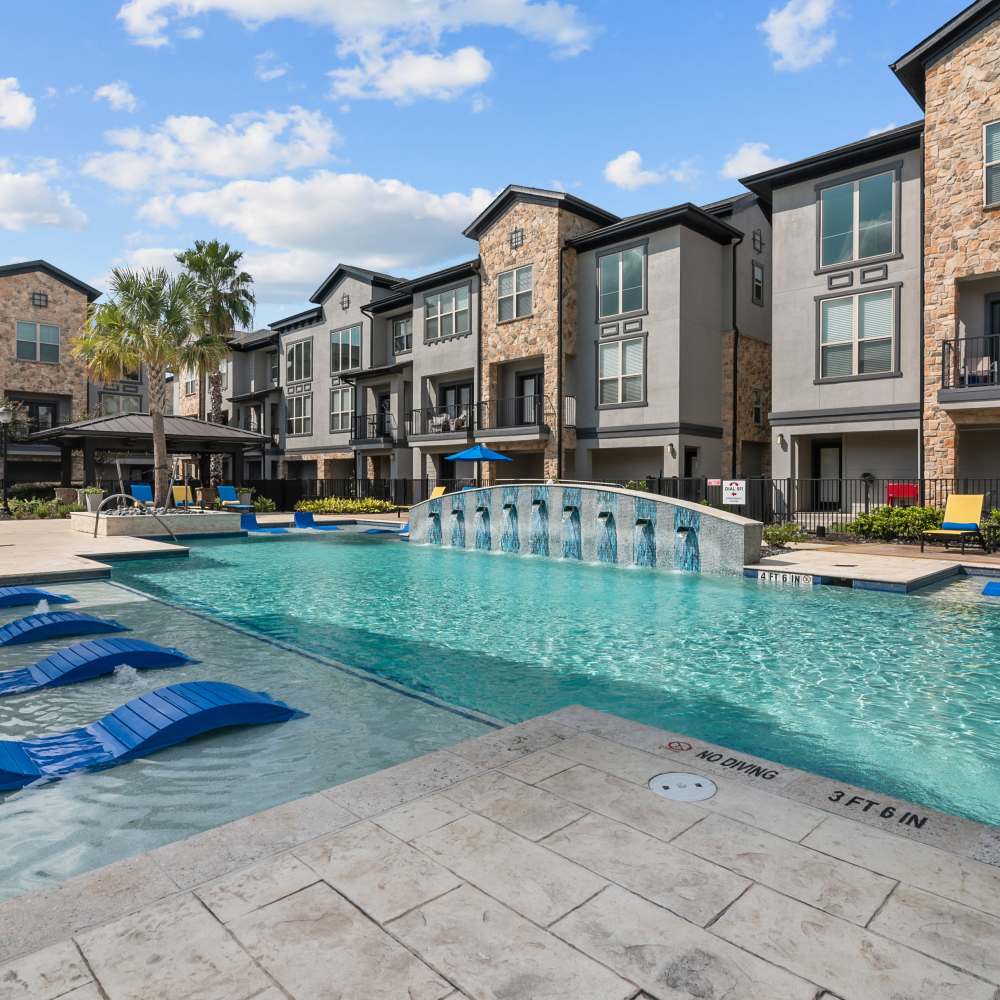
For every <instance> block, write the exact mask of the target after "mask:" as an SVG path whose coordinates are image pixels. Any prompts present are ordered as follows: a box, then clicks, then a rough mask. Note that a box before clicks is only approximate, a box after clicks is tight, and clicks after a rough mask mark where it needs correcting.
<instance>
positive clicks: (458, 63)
mask: <svg viewBox="0 0 1000 1000" xmlns="http://www.w3.org/2000/svg"><path fill="white" fill-rule="evenodd" d="M492 72H493V67H492V66H491V65H490V62H489V60H488V59H487V58H486V56H484V55H483V53H482V52H481V51H480V50H479V49H476V48H472V47H471V46H466V47H465V48H462V49H457V50H456V51H455V52H452V53H450V54H449V55H441V54H439V53H437V52H431V53H422V54H421V53H417V52H411V51H406V52H400V53H398V54H396V55H393V56H391V57H388V58H387V57H386V56H384V55H382V54H381V53H378V52H372V53H368V54H363V55H361V57H360V59H359V62H358V65H357V66H352V67H350V68H345V69H335V70H331V71H330V74H329V76H330V81H331V83H330V96H331V97H334V98H344V97H349V98H381V99H383V100H390V101H396V102H398V103H400V104H407V103H409V102H411V101H414V100H417V99H418V98H437V99H438V100H451V99H452V98H454V97H457V96H458V95H459V94H460V93H461V92H462V91H463V90H468V89H469V88H470V87H478V86H480V85H481V84H483V83H485V82H486V81H487V80H488V79H489V77H490V74H491V73H492Z"/></svg>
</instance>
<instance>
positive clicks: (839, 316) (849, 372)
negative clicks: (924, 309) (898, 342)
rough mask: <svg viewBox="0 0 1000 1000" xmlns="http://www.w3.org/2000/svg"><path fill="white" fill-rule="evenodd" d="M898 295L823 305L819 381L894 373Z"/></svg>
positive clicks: (850, 297) (850, 298) (826, 301)
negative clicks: (896, 303) (896, 301)
mask: <svg viewBox="0 0 1000 1000" xmlns="http://www.w3.org/2000/svg"><path fill="white" fill-rule="evenodd" d="M895 312H896V311H895V293H894V292H893V290H892V289H891V288H890V289H886V290H885V291H881V292H869V293H867V294H865V295H844V296H841V297H840V298H834V299H823V300H822V301H821V303H820V324H821V325H820V378H849V377H852V376H856V375H884V374H888V373H890V372H891V371H892V363H893V357H892V355H893V348H892V342H893V339H894V331H895V325H896V315H895Z"/></svg>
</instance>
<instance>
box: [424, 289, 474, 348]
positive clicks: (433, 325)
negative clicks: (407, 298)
mask: <svg viewBox="0 0 1000 1000" xmlns="http://www.w3.org/2000/svg"><path fill="white" fill-rule="evenodd" d="M468 332H469V286H468V285H460V286H459V287H458V288H451V289H449V290H448V291H447V292H437V293H436V294H434V295H426V296H424V340H437V339H438V338H440V337H452V336H455V335H457V334H461V333H468Z"/></svg>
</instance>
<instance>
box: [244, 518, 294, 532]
mask: <svg viewBox="0 0 1000 1000" xmlns="http://www.w3.org/2000/svg"><path fill="white" fill-rule="evenodd" d="M240 529H241V530H243V531H246V532H248V533H249V534H251V535H287V534H288V529H287V528H281V527H275V528H263V527H261V526H260V525H259V524H258V523H257V515H256V514H240Z"/></svg>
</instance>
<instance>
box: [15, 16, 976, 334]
mask: <svg viewBox="0 0 1000 1000" xmlns="http://www.w3.org/2000/svg"><path fill="white" fill-rule="evenodd" d="M961 6H962V3H961V0H896V2H893V0H773V2H770V3H768V2H763V3H756V2H751V0H717V2H708V0H703V2H693V3H692V2H689V0H580V2H578V3H576V4H575V5H574V4H569V3H562V2H561V0H548V2H543V0H87V2H86V3H80V2H79V0H39V2H36V3H34V4H23V3H21V4H16V5H15V4H11V5H8V8H7V9H6V10H5V12H4V36H5V41H6V42H7V44H6V45H5V46H4V48H3V55H2V57H0V262H4V263H7V262H11V261H17V260H26V259H33V258H36V257H43V258H46V259H48V260H50V261H51V262H52V263H54V264H56V265H57V266H59V267H62V268H64V269H66V270H68V271H70V272H71V273H73V274H75V275H77V276H79V277H81V278H83V279H84V280H86V281H89V282H91V283H94V284H96V285H97V286H98V287H103V286H104V283H105V282H106V279H107V274H108V272H109V270H110V268H111V267H113V266H115V265H121V264H128V265H134V266H143V265H153V264H169V263H170V262H171V260H172V253H173V251H175V250H176V249H180V248H183V247H185V246H187V245H189V244H190V242H191V241H192V240H194V239H196V238H210V237H213V236H218V237H220V238H224V239H227V240H229V241H230V242H231V243H232V244H233V245H235V246H238V247H240V248H241V249H243V250H244V251H245V252H246V257H247V262H248V266H249V269H250V270H251V271H252V273H253V274H254V276H255V278H256V281H257V293H258V299H259V304H258V311H257V323H258V325H260V324H263V323H266V322H268V321H270V320H273V319H275V318H277V317H279V316H281V315H284V314H286V313H289V312H293V311H296V310H297V309H300V308H302V306H303V304H304V302H305V300H306V299H307V297H308V295H309V294H310V293H311V292H312V290H313V289H314V288H315V287H316V286H317V285H318V284H319V283H320V281H321V280H322V278H323V277H324V276H325V275H326V273H328V272H329V270H331V269H332V267H333V266H334V265H335V264H336V263H337V262H338V261H345V262H348V263H353V264H358V265H362V266H368V267H373V268H378V269H381V270H386V271H389V272H391V273H394V274H401V275H410V274H416V273H420V272H422V271H429V270H433V269H435V268H436V267H439V266H442V265H445V264H447V263H449V262H452V261H456V260H462V259H466V258H468V257H470V256H472V255H474V253H475V244H473V243H472V242H470V241H469V240H467V239H465V238H464V237H463V236H462V235H461V229H462V228H463V227H464V226H465V225H466V224H467V223H468V222H469V221H470V220H471V219H472V218H473V217H474V216H475V215H476V214H477V212H478V211H479V210H480V209H481V208H482V207H483V205H485V204H486V203H487V202H488V200H489V199H490V197H491V196H492V195H494V194H495V193H496V192H497V191H499V190H500V189H501V188H502V187H503V186H504V185H505V184H507V183H510V182H513V183H521V184H532V185H537V186H541V187H563V188H565V189H566V190H568V191H571V192H572V193H574V194H577V195H579V196H580V197H582V198H585V199H587V200H589V201H593V202H596V203H597V204H600V205H602V206H604V207H605V208H608V209H609V210H611V211H614V212H617V213H619V214H623V215H624V214H629V213H633V212H640V211H647V210H649V209H653V208H657V207H663V206H667V205H671V204H676V203H678V202H683V201H694V202H707V201H710V200H713V199H715V198H719V197H724V196H726V195H728V194H730V193H732V192H734V191H736V190H738V189H739V184H738V182H737V181H736V180H735V177H738V176H740V175H744V174H746V173H749V172H752V171H753V170H755V169H763V168H765V167H767V166H769V165H772V164H773V163H776V162H779V161H781V160H795V159H798V158H800V157H803V156H808V155H811V154H813V153H816V152H820V151H822V150H823V149H828V148H830V147H833V146H837V145H840V144H842V143H845V142H850V141H852V140H854V139H858V138H861V137H863V136H865V135H867V134H869V133H870V132H872V131H873V130H880V129H884V128H886V127H888V126H891V125H894V124H895V125H901V124H904V123H906V122H909V121H913V120H914V119H916V118H918V117H919V116H920V111H919V108H918V107H917V106H916V104H915V103H914V102H913V101H912V99H911V98H910V97H909V95H907V93H906V92H905V91H904V90H903V88H902V87H901V86H900V85H899V83H898V82H897V81H896V79H895V78H894V77H893V75H892V73H891V72H890V71H889V69H888V68H887V64H888V63H889V62H890V61H891V60H893V59H894V58H896V57H897V56H899V55H901V54H902V53H903V52H904V51H906V50H907V49H908V48H910V47H911V46H912V45H913V44H915V43H916V42H917V41H919V40H920V39H921V38H923V37H924V36H925V35H927V34H929V33H930V32H931V31H933V30H934V29H935V28H936V27H938V26H939V25H940V24H942V23H943V22H944V21H945V20H947V19H948V18H950V17H951V16H953V15H954V14H955V13H957V12H958V10H959V9H961Z"/></svg>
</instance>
